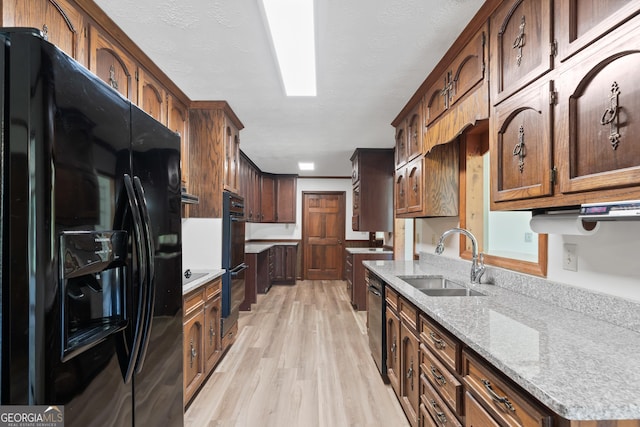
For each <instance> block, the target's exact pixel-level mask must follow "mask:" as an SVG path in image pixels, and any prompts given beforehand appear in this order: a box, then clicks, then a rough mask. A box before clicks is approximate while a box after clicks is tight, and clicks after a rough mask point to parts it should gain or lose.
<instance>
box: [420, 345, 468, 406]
mask: <svg viewBox="0 0 640 427" xmlns="http://www.w3.org/2000/svg"><path fill="white" fill-rule="evenodd" d="M420 369H421V370H422V375H420V378H422V376H424V377H426V378H428V380H429V383H431V385H432V386H433V388H434V389H435V390H437V391H438V393H439V394H440V396H442V399H443V400H444V401H445V402H446V404H447V405H449V407H450V408H451V410H452V411H454V412H455V413H456V414H458V415H462V384H461V383H460V381H458V379H457V378H456V377H455V376H454V375H453V374H452V373H451V372H449V370H448V369H447V368H446V367H445V366H444V365H443V364H442V363H440V361H439V360H438V358H437V357H435V356H434V355H433V354H432V353H431V352H430V351H429V349H428V348H426V347H425V346H424V345H422V346H420Z"/></svg>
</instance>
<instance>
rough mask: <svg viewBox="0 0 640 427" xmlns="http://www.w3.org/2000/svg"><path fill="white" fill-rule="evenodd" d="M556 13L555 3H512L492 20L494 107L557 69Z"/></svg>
mask: <svg viewBox="0 0 640 427" xmlns="http://www.w3.org/2000/svg"><path fill="white" fill-rule="evenodd" d="M552 12H553V10H552V7H551V0H512V1H505V2H504V3H503V4H502V5H501V6H500V7H499V8H498V9H497V10H496V11H495V13H494V14H493V15H492V16H491V25H490V31H491V37H490V44H489V46H490V59H489V63H490V64H491V80H492V84H491V102H492V103H493V105H497V104H499V103H500V102H502V101H504V100H505V99H506V98H507V97H509V96H510V95H511V94H513V93H515V92H516V91H518V90H519V89H521V88H522V87H524V86H525V85H527V84H528V83H530V82H532V81H534V80H535V79H537V78H538V77H540V76H541V75H543V74H544V73H546V72H548V71H549V70H551V69H552V68H553V55H554V47H553V25H552V24H553V22H552V19H551V17H552Z"/></svg>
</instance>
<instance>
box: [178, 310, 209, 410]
mask: <svg viewBox="0 0 640 427" xmlns="http://www.w3.org/2000/svg"><path fill="white" fill-rule="evenodd" d="M203 330H204V311H203V310H202V309H198V310H197V311H194V312H193V313H191V315H189V317H186V318H185V320H184V323H183V331H184V345H183V347H184V355H183V362H182V363H183V375H184V403H185V405H186V404H187V402H189V401H190V400H191V398H192V397H193V395H194V394H195V392H196V390H198V387H200V384H201V383H202V380H203V377H204V358H203V357H202V348H203V342H202V341H203V333H202V332H203Z"/></svg>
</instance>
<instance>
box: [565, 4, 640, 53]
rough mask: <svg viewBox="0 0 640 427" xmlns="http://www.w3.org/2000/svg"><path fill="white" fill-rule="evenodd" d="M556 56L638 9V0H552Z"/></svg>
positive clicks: (596, 36) (578, 46) (587, 41)
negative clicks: (554, 19) (556, 46)
mask: <svg viewBox="0 0 640 427" xmlns="http://www.w3.org/2000/svg"><path fill="white" fill-rule="evenodd" d="M555 8H556V12H555V15H556V27H555V28H556V30H555V33H556V35H555V37H556V39H557V40H558V58H559V59H560V61H564V60H566V59H567V58H569V57H571V56H572V55H574V54H575V53H576V52H578V51H580V50H581V49H583V48H585V47H586V46H588V45H589V44H591V43H593V42H594V41H596V40H598V39H599V38H600V37H602V36H603V35H604V34H606V33H608V32H609V31H612V30H613V29H615V28H616V27H618V26H619V25H620V24H622V23H623V22H624V21H626V20H627V19H629V18H631V17H633V16H635V15H637V14H638V13H640V2H637V1H629V0H606V1H604V0H579V1H578V0H556V1H555Z"/></svg>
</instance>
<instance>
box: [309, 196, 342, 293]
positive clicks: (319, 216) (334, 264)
mask: <svg viewBox="0 0 640 427" xmlns="http://www.w3.org/2000/svg"><path fill="white" fill-rule="evenodd" d="M345 215H346V214H345V193H344V191H340V192H317V193H308V192H303V193H302V240H303V256H304V272H303V277H304V278H305V279H306V280H341V279H342V268H343V258H344V256H343V253H344V233H345V226H344V223H345Z"/></svg>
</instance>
